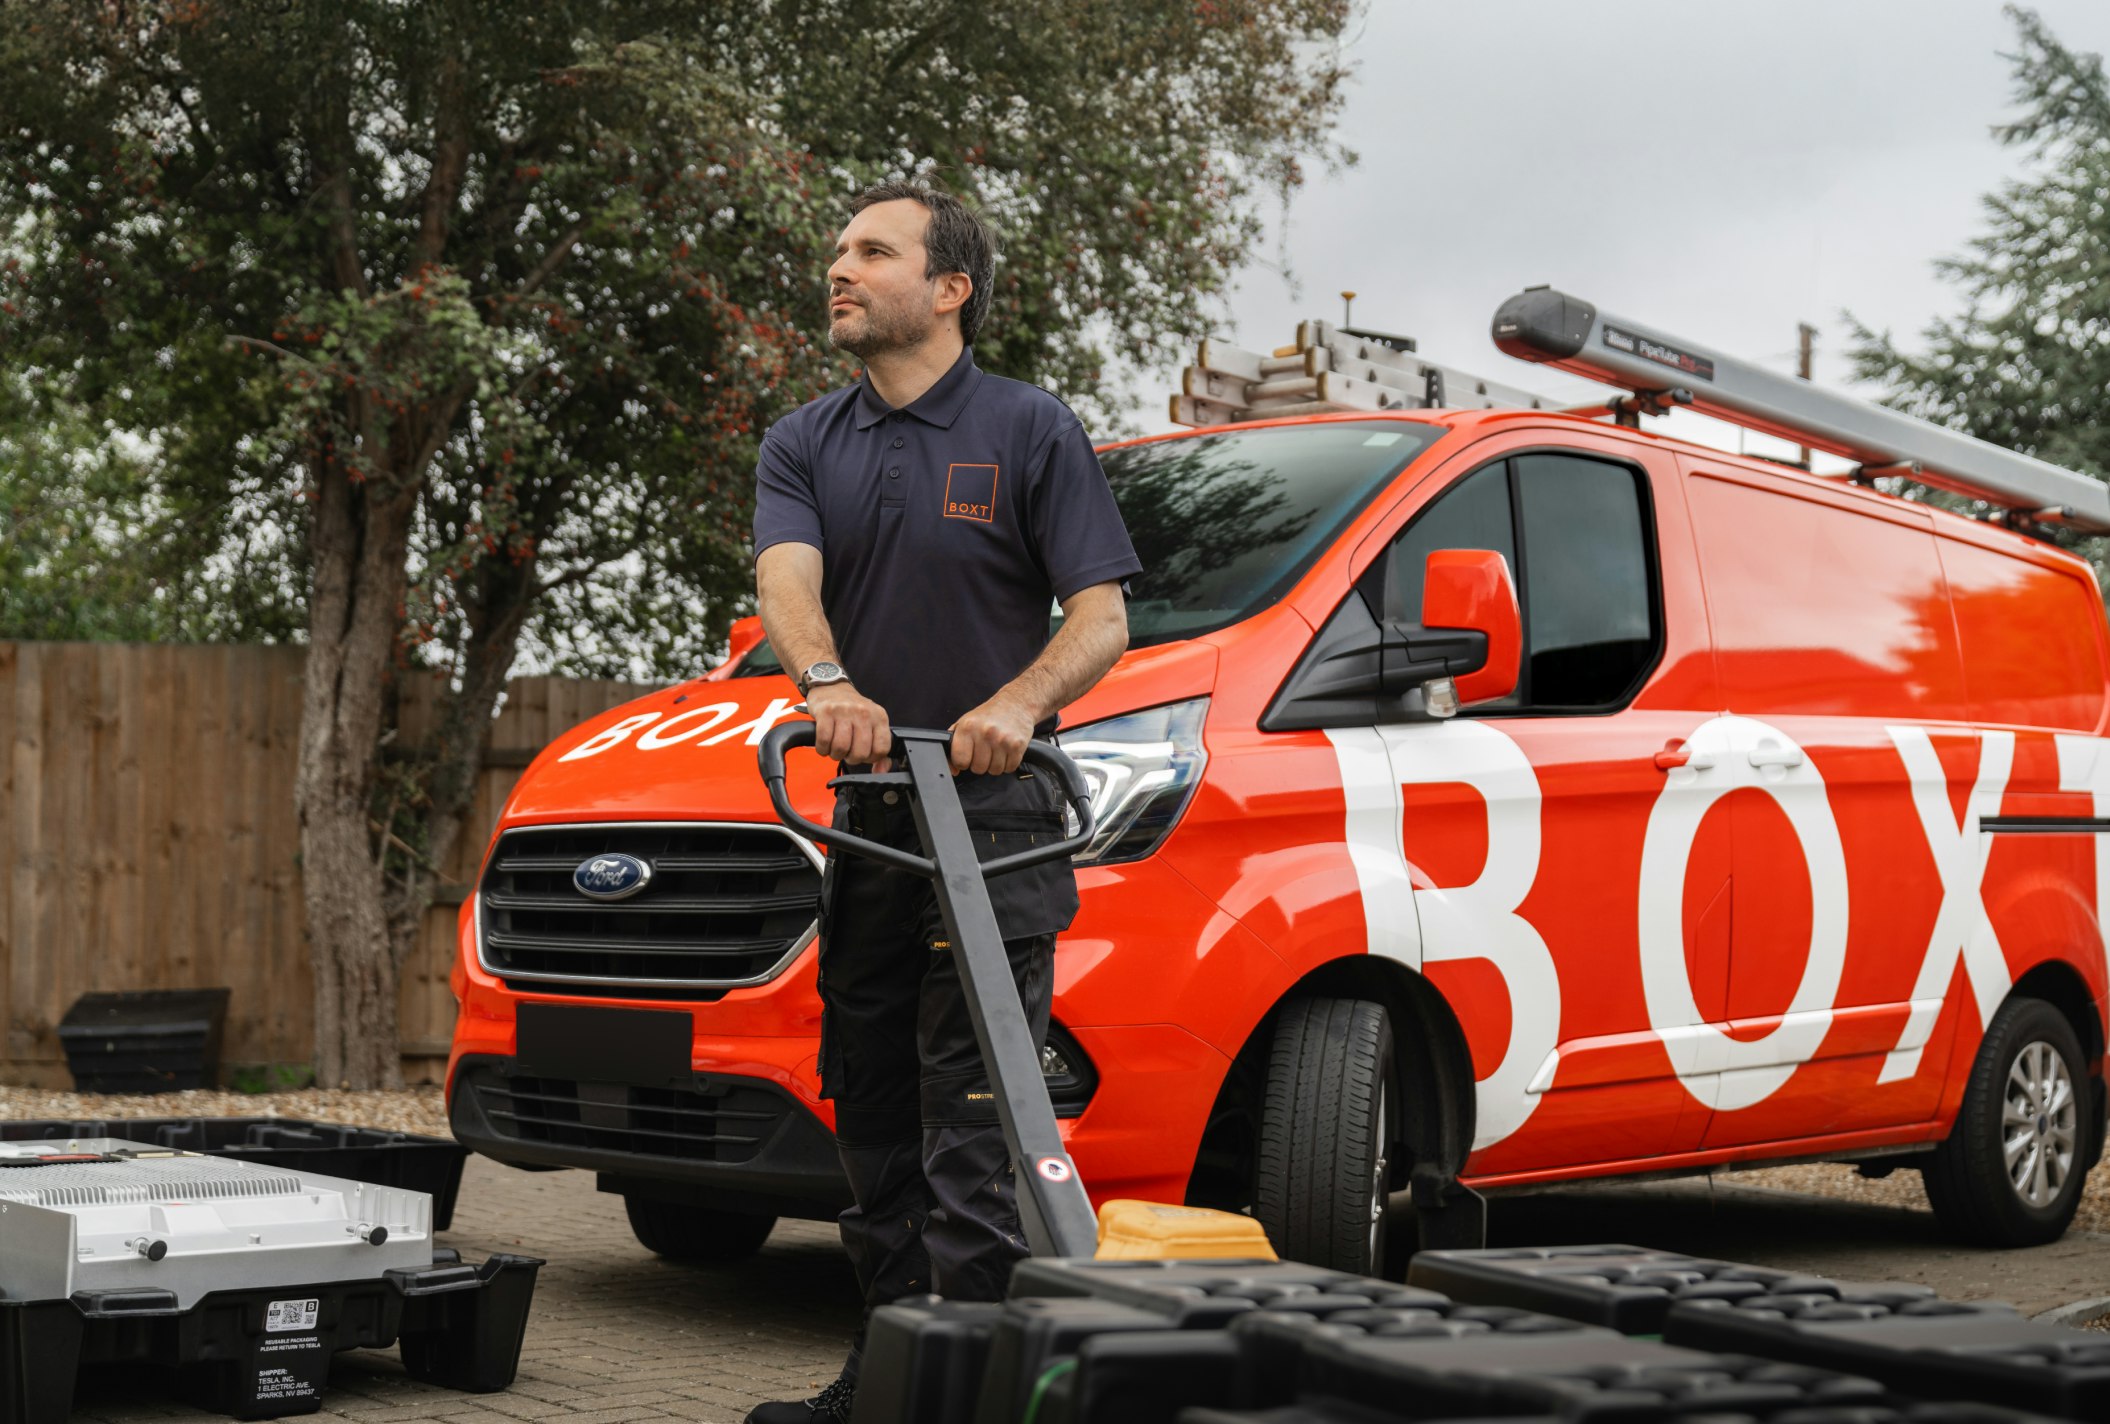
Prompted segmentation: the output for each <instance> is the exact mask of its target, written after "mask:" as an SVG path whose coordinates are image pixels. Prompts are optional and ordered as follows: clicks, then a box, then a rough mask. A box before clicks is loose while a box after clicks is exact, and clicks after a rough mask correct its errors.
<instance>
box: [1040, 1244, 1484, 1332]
mask: <svg viewBox="0 0 2110 1424" xmlns="http://www.w3.org/2000/svg"><path fill="white" fill-rule="evenodd" d="M1010 1295H1011V1298H1012V1299H1014V1300H1017V1299H1021V1298H1023V1297H1028V1296H1090V1297H1092V1298H1094V1299H1097V1300H1107V1301H1114V1302H1117V1303H1119V1304H1122V1305H1127V1306H1132V1307H1134V1308H1135V1309H1138V1310H1147V1311H1150V1312H1151V1313H1153V1314H1156V1315H1162V1316H1164V1317H1166V1318H1167V1319H1170V1320H1172V1321H1174V1322H1176V1323H1177V1324H1178V1325H1179V1326H1180V1327H1181V1328H1182V1329H1188V1330H1192V1329H1201V1328H1207V1327H1210V1326H1215V1325H1222V1324H1224V1323H1226V1322H1228V1321H1230V1320H1231V1319H1233V1318H1235V1317H1236V1316H1239V1315H1242V1314H1244V1313H1245V1312H1246V1311H1249V1310H1254V1309H1259V1308H1263V1307H1265V1308H1269V1309H1284V1310H1295V1311H1302V1312H1305V1313H1308V1314H1321V1315H1324V1314H1330V1313H1332V1312H1334V1311H1338V1310H1353V1309H1361V1308H1367V1307H1371V1306H1396V1307H1421V1308H1427V1309H1434V1310H1448V1309H1449V1308H1450V1304H1451V1303H1450V1301H1449V1300H1448V1299H1447V1298H1445V1297H1444V1296H1442V1295H1438V1294H1436V1293H1435V1292H1433V1291H1427V1290H1420V1289H1417V1288H1415V1287H1413V1286H1403V1285H1401V1284H1399V1283H1398V1282H1397V1281H1384V1280H1378V1279H1375V1278H1374V1277H1368V1276H1353V1275H1350V1274H1348V1273H1347V1272H1346V1271H1333V1270H1328V1269H1326V1268H1325V1267H1323V1266H1304V1265H1298V1264H1297V1263H1295V1262H1292V1261H1147V1260H1145V1261H1095V1260H1088V1259H1081V1258H1062V1257H1054V1258H1049V1257H1041V1258H1035V1259H1031V1260H1025V1261H1021V1262H1019V1263H1018V1265H1017V1266H1016V1267H1015V1268H1013V1270H1012V1272H1011V1287H1010Z"/></svg>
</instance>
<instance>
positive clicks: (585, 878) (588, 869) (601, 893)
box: [571, 854, 652, 900]
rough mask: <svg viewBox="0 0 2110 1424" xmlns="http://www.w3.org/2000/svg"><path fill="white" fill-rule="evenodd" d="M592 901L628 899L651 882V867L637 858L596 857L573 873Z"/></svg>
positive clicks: (579, 885) (611, 855)
mask: <svg viewBox="0 0 2110 1424" xmlns="http://www.w3.org/2000/svg"><path fill="white" fill-rule="evenodd" d="M571 883H572V884H573V885H575V886H577V887H578V889H579V893H580V894H581V895H584V896H586V897H587V898H588V899H590V900H627V899H629V898H630V897H631V896H632V895H635V894H636V893H637V892H638V891H640V890H642V889H644V888H645V887H646V886H647V885H649V884H651V883H652V867H651V866H649V865H647V864H646V863H645V862H644V861H642V860H639V859H638V858H637V857H636V856H634V855H617V854H609V855H597V856H595V857H594V858H593V859H592V860H589V861H587V862H586V863H585V864H583V865H581V866H580V867H579V868H578V869H577V870H574V871H573V872H572V873H571Z"/></svg>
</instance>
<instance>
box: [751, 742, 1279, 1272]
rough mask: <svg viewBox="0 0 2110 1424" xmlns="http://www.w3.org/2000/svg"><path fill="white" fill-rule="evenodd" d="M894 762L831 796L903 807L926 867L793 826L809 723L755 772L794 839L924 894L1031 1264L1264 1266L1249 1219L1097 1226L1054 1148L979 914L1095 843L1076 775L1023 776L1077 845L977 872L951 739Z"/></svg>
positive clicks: (1047, 848) (907, 855)
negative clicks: (947, 945) (870, 793)
mask: <svg viewBox="0 0 2110 1424" xmlns="http://www.w3.org/2000/svg"><path fill="white" fill-rule="evenodd" d="M894 738H895V746H894V751H893V753H892V756H891V758H890V759H891V760H893V761H895V762H897V763H905V764H906V769H905V770H901V771H886V772H877V773H870V772H867V773H859V774H844V775H841V776H838V777H836V778H835V779H834V780H832V781H830V782H829V783H828V785H829V786H830V787H831V788H834V787H840V786H860V787H871V786H878V787H885V788H887V789H889V790H893V791H898V792H900V793H902V794H904V795H906V796H907V797H908V798H909V805H910V808H911V809H912V810H913V812H914V814H915V818H916V830H917V833H918V834H919V835H920V836H921V837H922V840H923V844H924V847H925V849H927V850H928V851H929V852H930V854H928V855H917V854H915V853H914V852H913V851H907V850H902V849H900V848H898V847H895V846H889V845H882V844H879V843H878V842H876V841H869V840H866V839H865V838H863V837H862V836H857V835H852V834H851V833H849V832H848V831H842V830H837V829H834V828H833V827H829V826H823V825H818V824H816V823H815V822H813V821H810V820H808V819H807V818H806V817H804V816H802V815H800V814H799V812H798V810H797V808H796V807H794V806H793V805H792V804H791V798H790V796H789V795H788V794H787V793H786V791H785V789H784V754H785V753H786V752H787V751H789V750H791V749H793V748H795V747H810V746H812V745H813V742H814V727H813V723H811V722H785V723H780V724H779V725H777V726H775V727H773V728H771V729H770V730H769V732H768V734H767V735H765V736H764V737H763V738H762V744H761V751H760V760H761V767H762V780H763V784H764V785H765V786H767V787H768V789H769V799H770V804H771V805H773V806H774V807H775V808H776V812H777V815H778V817H779V818H780V819H782V821H783V822H784V824H785V825H786V826H788V827H790V828H791V829H792V830H793V831H794V832H796V833H797V834H799V835H802V836H805V837H807V838H808V839H809V840H813V841H816V842H818V843H819V844H821V845H825V846H828V847H830V848H831V849H833V850H835V851H837V852H840V853H845V854H850V855H862V856H865V857H867V858H869V859H872V860H876V861H879V862H880V863H881V864H883V865H890V866H893V867H894V868H895V869H897V870H905V871H907V872H908V873H909V874H911V875H918V876H922V877H924V878H925V879H928V880H929V881H931V883H932V888H933V890H934V892H935V893H936V896H937V901H938V913H939V914H940V915H941V916H942V917H943V919H944V923H945V930H946V934H947V937H948V938H949V939H950V941H951V946H952V954H953V956H954V958H955V960H956V962H957V963H958V965H959V970H960V982H961V984H962V985H963V986H965V988H966V991H967V1011H968V1016H969V1017H970V1018H971V1019H972V1020H973V1022H974V1035H975V1039H976V1041H977V1042H978V1043H979V1044H980V1046H981V1050H982V1061H983V1063H984V1064H986V1065H987V1067H988V1071H989V1082H990V1086H991V1088H992V1089H993V1090H994V1092H995V1094H996V1110H997V1117H998V1119H999V1121H1000V1122H1001V1123H1002V1124H1003V1129H1004V1142H1005V1144H1006V1145H1007V1146H1008V1147H1009V1148H1010V1151H1011V1162H1012V1170H1013V1175H1014V1178H1015V1180H1016V1181H1017V1183H1018V1204H1019V1218H1020V1224H1021V1225H1022V1226H1023V1227H1024V1229H1025V1233H1026V1243H1027V1245H1028V1246H1029V1247H1031V1249H1032V1252H1033V1254H1034V1255H1035V1256H1055V1257H1080V1256H1082V1257H1091V1256H1097V1257H1099V1258H1101V1259H1114V1258H1132V1259H1141V1258H1157V1259H1166V1258H1183V1259H1184V1258H1203V1259H1234V1258H1235V1259H1240V1260H1246V1261H1251V1260H1270V1261H1271V1260H1274V1259H1275V1252H1274V1249H1273V1248H1272V1247H1270V1246H1269V1245H1268V1241H1267V1233H1266V1232H1265V1231H1264V1230H1262V1228H1261V1226H1260V1223H1259V1222H1257V1221H1254V1220H1252V1219H1251V1218H1250V1217H1245V1216H1239V1215H1236V1214H1234V1213H1231V1212H1225V1211H1211V1210H1207V1209H1205V1208H1201V1207H1188V1206H1179V1205H1167V1204H1160V1203H1155V1202H1136V1201H1111V1202H1108V1203H1107V1204H1106V1205H1105V1207H1104V1208H1103V1209H1102V1211H1101V1212H1100V1214H1099V1216H1098V1217H1097V1219H1096V1220H1095V1219H1094V1216H1093V1213H1092V1204H1091V1198H1090V1197H1089V1196H1087V1195H1086V1193H1085V1189H1084V1182H1083V1180H1082V1179H1081V1178H1080V1177H1079V1175H1078V1172H1077V1164H1076V1163H1075V1162H1073V1161H1071V1160H1070V1154H1069V1152H1068V1150H1067V1149H1066V1148H1065V1147H1064V1146H1063V1142H1062V1133H1061V1130H1060V1129H1059V1128H1058V1127H1057V1126H1056V1122H1055V1108H1054V1105H1053V1104H1052V1103H1051V1102H1050V1101H1049V1098H1048V1090H1047V1086H1046V1082H1045V1080H1044V1079H1043V1078H1042V1077H1041V1072H1040V1046H1039V1045H1038V1044H1036V1043H1035V1042H1034V1041H1033V1035H1032V1033H1031V1032H1030V1031H1029V1030H1028V1028H1027V1025H1026V1015H1025V1010H1024V1008H1023V1007H1022V1006H1021V1005H1020V1003H1019V998H1018V990H1017V986H1016V985H1015V984H1014V983H1013V982H1012V978H1011V966H1010V963H1009V961H1008V960H1007V959H1006V958H1005V957H1004V941H1003V936H1002V934H1001V933H1000V932H999V931H998V929H997V923H996V913H995V911H994V910H992V909H991V908H990V904H989V889H988V886H987V885H986V884H985V883H984V882H985V877H987V876H990V875H1001V874H1003V873H1005V872H1006V871H1012V870H1019V869H1023V868H1024V867H1026V866H1029V865H1040V864H1043V863H1044V862H1047V861H1051V860H1057V859H1060V858H1061V857H1063V856H1068V855H1073V854H1075V853H1076V852H1077V851H1079V850H1082V849H1083V848H1084V847H1085V845H1086V844H1088V843H1089V842H1090V840H1091V838H1092V830H1093V821H1092V806H1091V787H1090V784H1089V783H1088V782H1086V780H1085V778H1084V773H1083V772H1081V771H1079V770H1078V769H1077V765H1076V763H1074V762H1072V761H1071V760H1070V759H1069V758H1068V757H1067V756H1064V755H1063V754H1062V752H1061V751H1060V750H1059V749H1057V748H1056V747H1055V746H1053V745H1052V744H1050V743H1048V742H1040V741H1035V742H1030V743H1028V744H1027V746H1026V754H1025V764H1027V765H1030V766H1034V767H1036V768H1038V769H1040V770H1041V771H1043V772H1045V773H1047V774H1048V775H1049V776H1051V777H1053V778H1054V781H1055V784H1056V785H1057V786H1058V787H1060V788H1061V789H1062V794H1063V797H1064V799H1065V800H1066V801H1067V802H1068V804H1069V807H1070V809H1071V811H1072V812H1073V813H1074V814H1075V815H1076V818H1077V829H1076V831H1075V832H1074V833H1073V834H1071V835H1069V836H1066V837H1064V838H1062V839H1060V840H1056V841H1051V842H1049V843H1048V844H1047V845H1043V846H1034V847H1032V848H1031V849H1029V850H1023V851H1019V852H1017V853H1016V854H1013V855H1007V856H1000V857H998V858H996V859H994V860H990V861H988V862H986V863H985V862H982V861H979V860H977V858H976V856H975V851H974V842H973V840H972V838H971V837H970V835H969V833H968V829H967V816H966V813H965V812H964V811H963V810H962V809H961V808H960V796H959V791H958V790H957V788H956V787H955V786H954V785H953V776H952V763H951V744H952V734H951V733H950V732H944V731H933V730H928V729H923V728H915V727H896V728H894Z"/></svg>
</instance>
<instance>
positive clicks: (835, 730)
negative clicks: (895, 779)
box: [806, 682, 894, 772]
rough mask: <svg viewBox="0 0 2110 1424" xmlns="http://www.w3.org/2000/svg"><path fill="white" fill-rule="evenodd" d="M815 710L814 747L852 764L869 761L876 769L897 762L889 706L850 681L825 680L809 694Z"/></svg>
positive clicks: (808, 702) (808, 701)
mask: <svg viewBox="0 0 2110 1424" xmlns="http://www.w3.org/2000/svg"><path fill="white" fill-rule="evenodd" d="M806 710H807V711H809V712H811V713H812V714H813V749H814V750H815V751H817V752H819V753H820V754H821V755H822V756H824V757H833V758H834V759H835V760H837V761H840V762H846V763H848V764H850V765H852V766H861V765H864V764H865V763H867V762H869V763H870V764H871V767H872V770H873V771H875V772H879V771H885V770H886V769H887V768H888V767H889V766H891V765H892V764H893V760H892V753H893V750H894V729H893V727H892V726H890V725H889V724H888V722H887V715H886V708H884V707H881V706H880V705H879V704H878V703H876V702H874V701H873V700H872V699H871V698H869V697H867V696H865V695H864V694H863V693H861V692H859V691H858V690H857V689H856V687H855V686H853V685H852V684H850V683H847V682H824V683H822V684H821V685H820V686H819V687H816V688H814V689H813V690H812V691H811V692H809V693H807V694H806Z"/></svg>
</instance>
